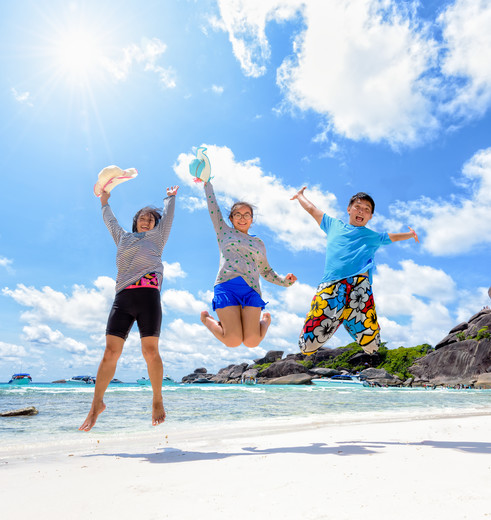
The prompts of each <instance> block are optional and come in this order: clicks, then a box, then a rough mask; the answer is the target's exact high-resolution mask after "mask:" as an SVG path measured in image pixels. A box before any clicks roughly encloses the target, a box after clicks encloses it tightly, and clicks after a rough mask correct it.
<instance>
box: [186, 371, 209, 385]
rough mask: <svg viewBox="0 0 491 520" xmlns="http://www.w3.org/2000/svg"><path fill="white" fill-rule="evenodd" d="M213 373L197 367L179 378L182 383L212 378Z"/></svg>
mask: <svg viewBox="0 0 491 520" xmlns="http://www.w3.org/2000/svg"><path fill="white" fill-rule="evenodd" d="M213 377H214V374H208V371H207V370H206V368H197V369H196V370H195V371H194V372H193V373H192V374H189V375H187V376H184V377H183V378H182V379H181V382H182V383H193V382H194V381H196V380H197V379H212V378H213Z"/></svg>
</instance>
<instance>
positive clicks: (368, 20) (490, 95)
mask: <svg viewBox="0 0 491 520" xmlns="http://www.w3.org/2000/svg"><path fill="white" fill-rule="evenodd" d="M218 5H219V9H220V14H221V17H222V19H221V20H220V21H219V22H217V21H216V20H214V21H213V24H212V25H213V26H214V27H215V28H217V29H220V30H225V31H227V32H228V34H229V38H230V42H231V44H232V50H233V52H234V55H235V56H236V58H237V60H238V61H239V63H240V66H241V68H242V70H243V72H244V74H245V75H247V76H251V77H259V76H261V75H264V74H265V73H266V70H267V66H268V65H269V62H270V57H271V49H270V43H269V41H268V38H267V36H266V27H267V25H268V23H270V22H272V21H274V22H276V23H282V22H284V21H285V20H289V21H291V20H294V19H300V18H301V21H300V22H299V23H297V24H296V27H297V29H296V30H297V31H298V32H297V33H296V34H292V41H293V45H292V49H291V52H290V54H289V55H285V57H284V60H283V62H282V64H281V66H280V67H279V68H278V70H277V83H278V86H279V87H280V88H281V90H282V91H283V93H284V99H283V101H282V102H281V103H280V109H279V112H280V113H281V112H283V111H285V110H292V111H294V110H296V109H300V110H302V111H310V110H312V111H314V112H316V113H318V114H319V115H320V116H321V117H322V119H323V121H321V126H323V128H324V130H323V131H322V132H321V133H320V134H319V135H317V136H316V137H315V140H316V141H317V142H321V141H326V142H329V143H330V148H329V151H328V154H330V155H332V154H335V153H338V149H337V145H336V144H334V146H333V144H332V138H331V136H332V135H335V134H337V135H340V136H343V137H346V138H349V139H353V140H368V141H373V142H380V141H386V142H388V143H389V144H390V145H391V146H393V147H396V148H397V147H399V146H401V145H404V146H416V145H419V144H421V143H423V142H425V141H427V140H430V139H432V138H434V137H435V136H436V135H437V133H438V132H439V131H440V130H441V128H442V127H443V123H445V126H447V124H448V127H449V128H454V127H455V125H456V124H458V123H459V122H460V121H462V120H468V119H469V118H472V117H477V116H481V115H482V114H483V113H484V112H485V111H486V110H487V109H488V108H489V106H490V105H491V31H489V27H490V26H491V5H490V3H489V2H488V1H486V0H456V1H455V2H453V3H449V4H448V5H447V6H446V8H445V9H444V10H441V11H439V12H440V14H439V15H438V17H437V18H436V19H435V20H430V21H426V20H424V19H423V18H422V17H419V16H418V10H419V5H418V3H417V2H397V1H396V0H351V1H350V2H339V1H338V0H309V1H307V0H236V1H234V2H230V1H228V0H220V1H219V2H218ZM439 29H441V35H440V34H437V32H438V30H439ZM436 34H437V36H435V35H436Z"/></svg>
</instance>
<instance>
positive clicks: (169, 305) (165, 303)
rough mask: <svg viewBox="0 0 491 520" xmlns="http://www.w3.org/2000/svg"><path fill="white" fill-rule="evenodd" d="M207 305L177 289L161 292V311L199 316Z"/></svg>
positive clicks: (186, 292) (188, 293)
mask: <svg viewBox="0 0 491 520" xmlns="http://www.w3.org/2000/svg"><path fill="white" fill-rule="evenodd" d="M207 306H208V305H207V303H205V302H203V301H202V300H198V299H196V298H195V296H194V295H193V294H191V293H190V292H188V291H181V290H177V289H168V290H166V291H163V292H162V309H163V311H164V312H168V309H170V310H172V311H177V312H179V313H184V314H193V315H195V316H199V314H200V312H201V311H203V310H205V309H206V308H207Z"/></svg>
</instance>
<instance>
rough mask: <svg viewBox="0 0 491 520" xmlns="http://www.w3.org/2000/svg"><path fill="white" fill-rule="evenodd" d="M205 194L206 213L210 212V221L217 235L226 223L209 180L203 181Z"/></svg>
mask: <svg viewBox="0 0 491 520" xmlns="http://www.w3.org/2000/svg"><path fill="white" fill-rule="evenodd" d="M205 195H206V204H207V205H208V213H209V214H210V218H211V221H212V222H213V227H214V228H215V232H216V233H217V235H219V234H220V232H221V230H222V228H223V226H224V225H227V224H226V223H225V222H224V220H223V215H222V212H221V211H220V206H219V205H218V203H217V199H216V197H215V192H214V191H213V186H212V184H211V182H210V181H208V182H206V183H205Z"/></svg>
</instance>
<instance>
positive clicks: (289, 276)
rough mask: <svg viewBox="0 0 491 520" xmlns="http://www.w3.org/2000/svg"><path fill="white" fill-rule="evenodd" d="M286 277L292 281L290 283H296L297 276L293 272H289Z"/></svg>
mask: <svg viewBox="0 0 491 520" xmlns="http://www.w3.org/2000/svg"><path fill="white" fill-rule="evenodd" d="M285 279H286V280H288V281H289V282H290V284H294V283H295V282H296V281H297V277H296V276H295V275H294V274H292V273H288V274H287V275H286V276H285Z"/></svg>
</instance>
